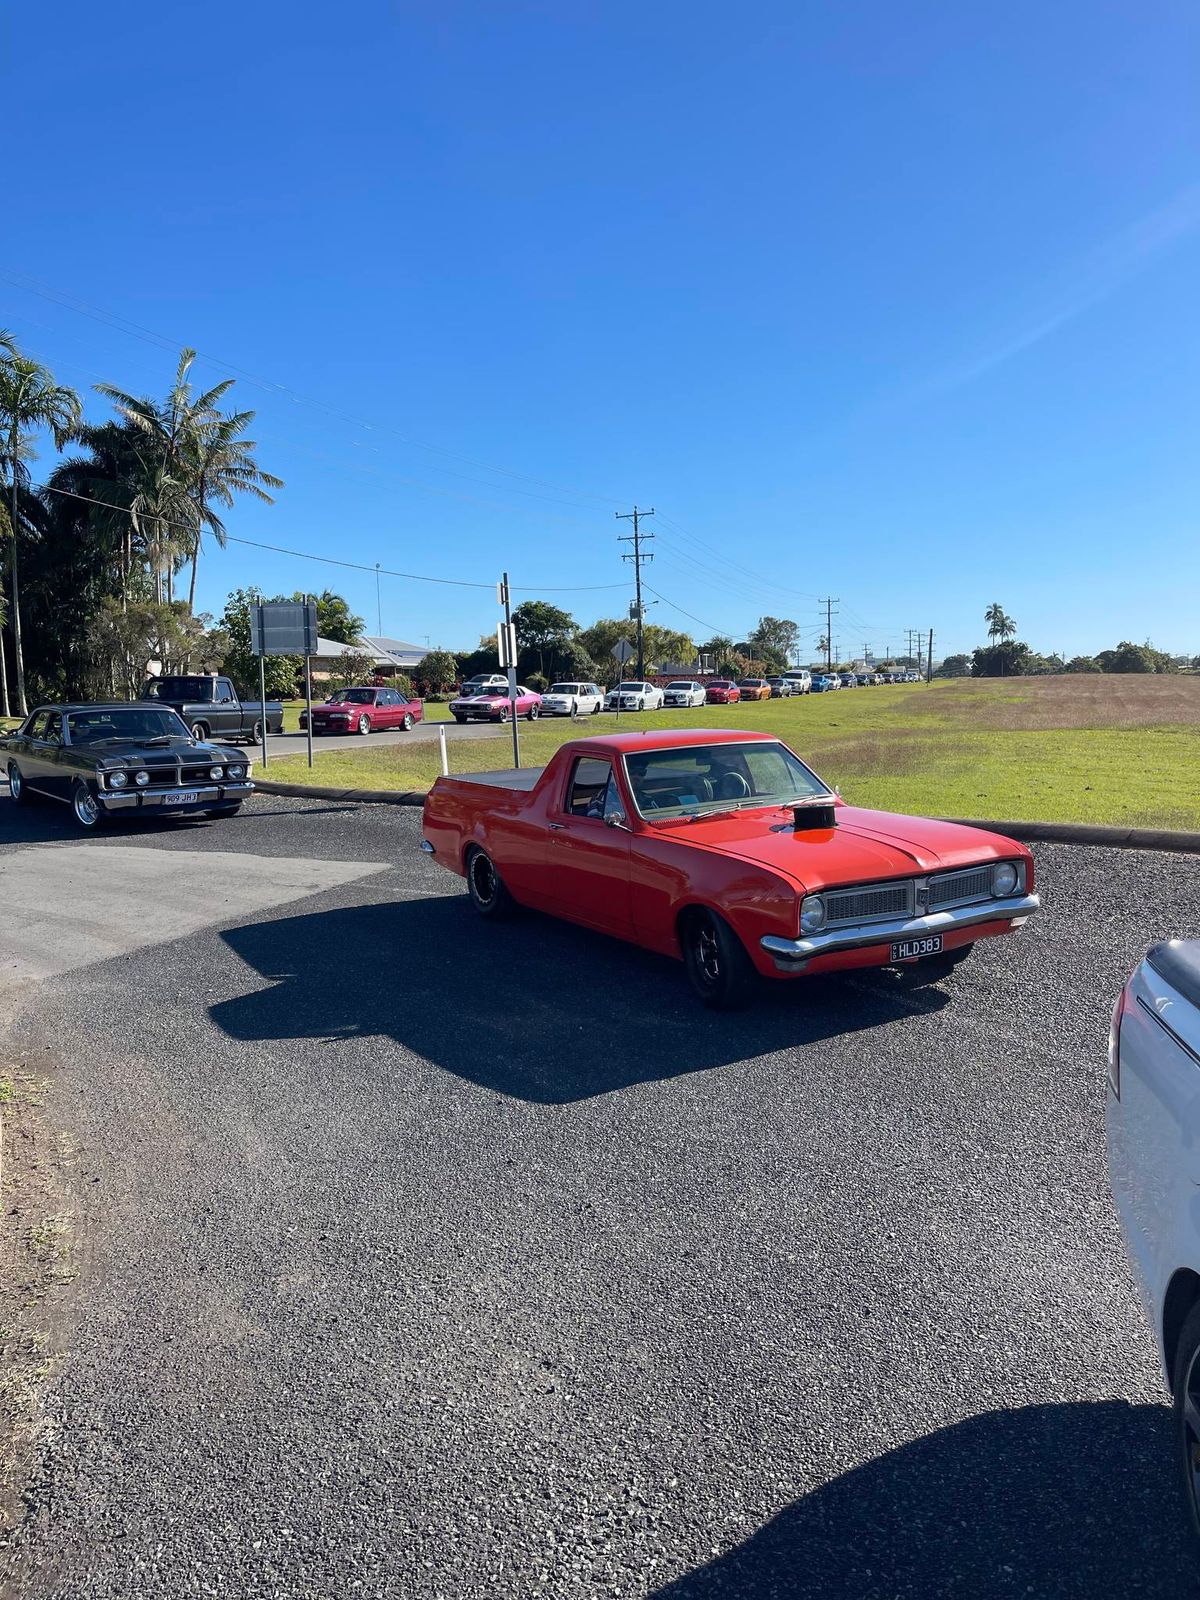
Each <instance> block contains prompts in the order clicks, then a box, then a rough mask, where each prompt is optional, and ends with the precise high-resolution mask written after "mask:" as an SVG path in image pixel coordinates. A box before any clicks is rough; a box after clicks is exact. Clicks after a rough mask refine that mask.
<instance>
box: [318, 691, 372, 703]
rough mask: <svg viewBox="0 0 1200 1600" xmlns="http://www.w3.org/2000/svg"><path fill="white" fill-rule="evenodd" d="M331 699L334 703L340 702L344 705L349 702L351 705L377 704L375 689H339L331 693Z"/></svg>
mask: <svg viewBox="0 0 1200 1600" xmlns="http://www.w3.org/2000/svg"><path fill="white" fill-rule="evenodd" d="M329 699H330V702H331V703H332V704H334V705H336V704H339V703H340V704H343V705H344V704H346V703H347V702H349V704H350V705H354V706H372V705H374V704H375V691H374V689H339V690H338V692H337V693H336V694H331V695H330V696H329Z"/></svg>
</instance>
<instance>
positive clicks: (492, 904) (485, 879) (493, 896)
mask: <svg viewBox="0 0 1200 1600" xmlns="http://www.w3.org/2000/svg"><path fill="white" fill-rule="evenodd" d="M467 892H468V894H469V895H470V896H471V904H472V905H473V906H474V907H475V909H476V911H478V912H479V914H480V916H481V917H501V916H503V915H504V914H505V912H507V911H511V910H512V907H513V898H512V896H511V895H510V894H509V892H508V890H507V889H506V888H505V887H504V879H503V878H502V877H501V876H500V874H499V873H498V872H497V871H496V865H495V862H493V860H492V858H491V856H489V855H488V853H487V851H486V850H481V849H480V848H479V847H478V845H476V846H474V847H473V848H472V850H471V853H470V854H469V855H468V857H467Z"/></svg>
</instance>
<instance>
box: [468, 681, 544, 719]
mask: <svg viewBox="0 0 1200 1600" xmlns="http://www.w3.org/2000/svg"><path fill="white" fill-rule="evenodd" d="M516 707H517V715H518V716H519V717H528V719H529V721H530V722H535V721H536V720H537V718H538V717H540V716H541V714H542V697H541V695H540V694H535V693H534V692H533V690H532V689H525V688H522V686H521V685H520V684H518V685H517V699H516ZM450 711H451V713H452V715H453V717H454V720H455V722H507V721H508V719H509V717H511V716H512V712H513V702H512V701H511V700H510V699H509V697H508V690H507V689H499V688H492V687H488V688H484V689H480V690H478V691H477V692H476V693H475V694H466V695H464V694H460V695H458V696H456V698H455V699H453V700H451V702H450Z"/></svg>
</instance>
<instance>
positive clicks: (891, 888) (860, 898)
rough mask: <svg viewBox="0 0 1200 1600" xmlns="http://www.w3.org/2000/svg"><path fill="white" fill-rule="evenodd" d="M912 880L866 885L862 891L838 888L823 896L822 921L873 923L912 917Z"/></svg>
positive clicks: (827, 922)
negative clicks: (823, 912)
mask: <svg viewBox="0 0 1200 1600" xmlns="http://www.w3.org/2000/svg"><path fill="white" fill-rule="evenodd" d="M912 910H913V886H912V880H911V879H909V878H902V879H900V880H899V881H898V882H896V883H869V884H866V885H865V886H864V887H863V888H861V889H840V890H838V891H837V892H836V893H834V894H827V895H826V896H825V922H826V926H828V925H829V924H830V923H838V922H874V921H876V920H878V919H880V918H883V917H903V916H911V915H912Z"/></svg>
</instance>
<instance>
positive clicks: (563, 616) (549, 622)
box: [512, 600, 579, 676]
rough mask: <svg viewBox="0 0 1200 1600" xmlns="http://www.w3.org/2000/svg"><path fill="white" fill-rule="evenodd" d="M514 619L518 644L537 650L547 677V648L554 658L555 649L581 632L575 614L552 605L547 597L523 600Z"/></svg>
mask: <svg viewBox="0 0 1200 1600" xmlns="http://www.w3.org/2000/svg"><path fill="white" fill-rule="evenodd" d="M512 619H513V626H514V627H515V628H516V630H517V645H518V647H519V648H521V649H523V650H533V651H536V653H537V658H538V671H539V672H540V673H541V674H542V675H543V676H545V672H546V652H547V650H549V651H550V652H551V660H552V661H553V658H554V652H555V651H556V650H557V649H559V648H561V646H562V645H564V644H565V643H566V642H567V640H568V639H573V638H574V637H575V635H576V634H577V633H578V632H579V629H578V627H577V626H576V623H575V619H574V617H573V616H572V615H571V613H570V612H569V611H563V610H561V609H560V608H559V607H558V606H552V605H551V604H550V603H549V601H547V600H522V602H521V604H520V605H519V606H516V607H515V608H514V610H513V614H512Z"/></svg>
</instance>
